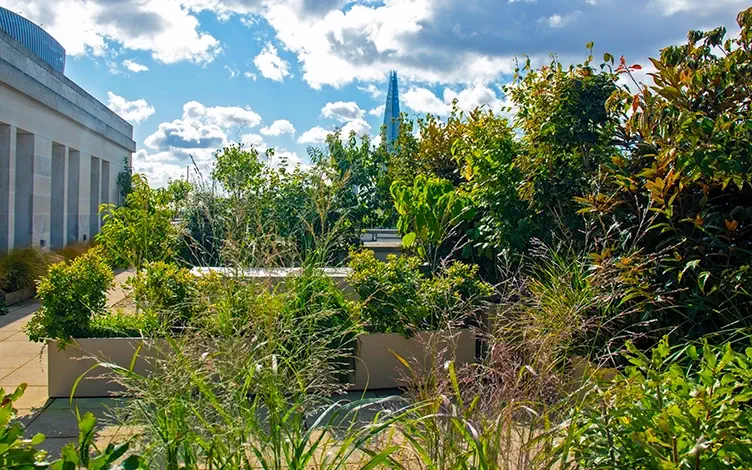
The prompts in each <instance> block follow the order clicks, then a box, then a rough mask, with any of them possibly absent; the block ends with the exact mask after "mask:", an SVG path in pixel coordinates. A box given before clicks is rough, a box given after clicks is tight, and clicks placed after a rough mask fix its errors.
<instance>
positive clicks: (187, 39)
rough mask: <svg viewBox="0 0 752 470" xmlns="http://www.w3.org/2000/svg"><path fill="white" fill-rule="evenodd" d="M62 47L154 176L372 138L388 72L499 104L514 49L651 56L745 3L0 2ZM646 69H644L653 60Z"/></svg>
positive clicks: (293, 155) (411, 87) (416, 86)
mask: <svg viewBox="0 0 752 470" xmlns="http://www.w3.org/2000/svg"><path fill="white" fill-rule="evenodd" d="M0 6H3V7H6V8H8V9H11V10H13V11H15V12H18V13H20V14H22V15H24V16H26V17H27V18H29V19H31V20H32V21H34V22H36V23H38V24H41V25H42V26H43V27H44V28H45V29H47V30H48V32H50V33H51V34H52V35H53V36H55V37H56V38H57V39H58V40H59V41H60V42H61V43H62V44H63V46H64V47H65V48H66V50H67V51H68V63H67V69H66V75H67V76H68V77H70V78H71V79H72V80H74V81H75V82H76V83H78V84H79V85H80V86H82V87H83V88H84V89H86V90H87V91H88V92H89V93H91V94H92V95H94V96H95V97H96V98H98V99H99V100H101V101H102V102H103V103H105V104H107V105H108V106H110V107H111V108H112V109H113V110H115V111H116V112H118V113H119V114H121V115H122V116H123V117H124V118H126V119H128V120H129V121H130V122H131V123H133V125H134V140H135V141H136V143H137V146H138V152H137V153H136V154H135V155H134V166H135V168H136V170H137V171H139V172H143V173H146V175H147V176H148V177H149V180H150V182H151V183H152V184H153V185H163V184H165V183H166V182H167V180H168V179H169V178H176V177H180V176H181V175H184V174H185V166H186V165H187V164H188V163H189V162H190V157H189V155H191V156H193V157H194V159H195V160H196V161H197V162H198V164H199V166H200V167H201V168H202V169H203V170H204V171H208V168H209V166H210V164H211V154H212V152H213V151H214V150H215V149H216V148H217V147H221V146H223V145H226V144H228V143H229V142H235V141H242V142H245V143H247V144H254V145H257V146H259V147H260V148H274V149H275V150H276V152H277V155H284V156H286V157H287V159H288V160H289V161H291V162H300V163H302V164H305V163H306V162H307V157H306V149H307V147H308V146H310V145H321V142H322V140H323V138H324V136H325V135H326V133H327V132H329V131H331V130H333V129H334V128H335V127H338V126H343V127H344V128H345V130H350V129H353V130H355V131H357V132H358V133H368V134H370V135H373V136H375V135H377V134H378V131H379V127H380V125H381V122H382V119H383V114H382V109H383V108H381V107H382V106H383V104H384V100H385V91H386V90H385V88H386V78H387V75H388V72H389V70H390V69H395V70H397V71H398V73H399V76H400V80H401V83H400V93H401V104H402V110H403V111H406V112H408V113H411V114H413V115H421V114H424V113H426V112H431V113H434V114H439V115H445V114H446V113H447V112H448V110H449V108H450V103H451V102H452V99H454V98H457V99H458V100H459V104H460V107H462V108H464V109H470V108H473V107H475V106H478V105H485V106H488V107H490V108H491V109H499V108H500V107H501V106H503V105H504V101H505V99H504V96H503V94H502V92H501V87H502V86H503V85H504V84H505V83H507V82H508V81H509V79H510V73H511V71H512V70H513V67H514V59H515V57H522V56H523V55H529V56H530V57H531V58H532V60H533V61H534V62H536V63H542V62H544V61H546V60H548V54H549V53H555V54H557V56H558V57H559V58H560V59H561V60H562V61H564V62H571V61H579V60H582V58H583V57H584V56H585V48H584V46H585V44H586V43H587V42H589V41H595V43H596V51H597V52H598V53H599V54H600V53H602V52H611V53H612V54H614V55H616V56H617V57H618V56H620V55H625V56H626V58H627V60H628V61H629V62H630V63H641V64H646V63H647V57H648V56H651V55H652V56H654V55H656V54H657V50H658V49H659V48H660V47H663V46H666V45H669V44H675V43H680V42H683V41H684V38H685V36H686V32H687V30H689V29H708V28H712V27H715V26H718V25H724V26H726V27H728V28H729V30H730V31H736V29H737V28H735V26H734V19H735V16H736V13H737V12H738V11H739V10H741V9H743V8H746V7H748V6H749V2H745V1H742V0H713V1H707V0H464V1H459V0H386V1H374V0H0ZM645 72H649V68H646V69H645Z"/></svg>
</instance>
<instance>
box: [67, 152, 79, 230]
mask: <svg viewBox="0 0 752 470" xmlns="http://www.w3.org/2000/svg"><path fill="white" fill-rule="evenodd" d="M80 168H81V152H79V151H78V150H73V149H69V150H68V184H67V188H66V190H67V192H68V203H67V208H66V209H67V214H66V218H67V219H68V220H67V223H66V242H65V243H66V244H68V243H75V242H77V241H79V240H80V235H79V230H78V223H79V221H78V204H79V202H80V201H79V199H80V189H81V188H80V184H79V181H80V180H81V169H80Z"/></svg>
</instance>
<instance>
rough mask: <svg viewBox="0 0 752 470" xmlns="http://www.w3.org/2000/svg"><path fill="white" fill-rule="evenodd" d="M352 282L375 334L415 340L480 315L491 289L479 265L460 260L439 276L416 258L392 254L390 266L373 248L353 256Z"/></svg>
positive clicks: (348, 280) (389, 260) (443, 270)
mask: <svg viewBox="0 0 752 470" xmlns="http://www.w3.org/2000/svg"><path fill="white" fill-rule="evenodd" d="M349 266H350V268H351V269H352V272H351V273H350V274H349V275H348V278H347V282H348V283H349V284H350V285H351V286H352V287H353V289H355V291H356V292H357V293H358V295H359V296H360V299H361V300H360V301H361V306H360V309H361V318H362V320H363V322H364V323H365V324H366V326H367V328H368V330H369V331H372V332H375V333H400V334H402V335H404V336H411V335H412V334H414V333H415V332H416V331H419V330H426V329H428V330H431V329H438V328H441V327H442V326H446V324H449V323H454V322H458V323H459V324H465V323H466V322H467V320H468V317H469V316H472V315H473V314H475V313H477V311H478V309H479V308H480V307H481V306H482V304H483V301H484V299H485V298H486V297H487V296H489V295H490V294H491V292H492V288H491V286H490V285H489V284H488V283H486V282H484V281H482V280H481V279H480V278H479V277H478V267H477V266H469V265H466V264H464V263H461V262H455V263H452V264H451V265H449V266H448V267H445V268H444V267H442V268H441V269H440V270H439V271H438V272H436V273H435V274H434V275H433V276H429V275H427V274H424V273H423V272H422V270H421V262H420V260H419V259H418V258H415V257H398V256H395V255H390V256H389V257H388V259H387V261H386V262H383V261H380V260H378V259H376V256H375V255H374V253H373V252H372V251H370V250H362V251H360V252H351V253H350V264H349Z"/></svg>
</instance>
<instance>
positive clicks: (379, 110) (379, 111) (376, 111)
mask: <svg viewBox="0 0 752 470" xmlns="http://www.w3.org/2000/svg"><path fill="white" fill-rule="evenodd" d="M385 110H386V105H383V104H382V105H381V106H376V107H375V108H373V109H372V110H370V111H368V114H370V115H371V116H384V111H385Z"/></svg>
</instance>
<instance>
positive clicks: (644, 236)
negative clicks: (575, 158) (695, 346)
mask: <svg viewBox="0 0 752 470" xmlns="http://www.w3.org/2000/svg"><path fill="white" fill-rule="evenodd" d="M737 20H738V24H739V27H740V28H741V31H740V32H739V34H738V35H736V37H735V38H732V39H726V36H725V35H726V30H725V28H717V29H714V30H712V31H708V32H701V31H691V32H690V33H689V35H688V41H687V43H686V44H684V45H679V46H671V47H668V48H665V49H663V50H662V51H661V54H660V58H658V59H651V61H652V63H653V66H654V67H655V69H656V71H655V73H653V74H651V76H652V78H653V81H654V82H655V84H654V86H651V87H647V86H645V87H640V89H639V91H638V92H637V93H636V94H635V93H634V92H633V91H632V90H631V89H629V88H627V87H623V88H621V89H619V90H618V91H617V92H616V93H615V94H614V95H613V97H612V98H611V100H610V102H609V110H610V112H612V113H614V114H618V115H619V116H621V118H622V122H623V125H622V126H621V129H620V130H619V131H618V132H617V133H616V136H617V137H618V140H619V142H620V145H621V146H622V148H623V151H622V152H620V153H619V154H618V155H615V156H614V157H613V158H611V159H609V161H607V162H606V163H605V164H604V165H603V168H602V170H603V171H602V173H601V175H602V177H601V178H598V179H597V186H596V187H595V188H596V190H593V191H590V192H589V193H588V194H587V195H586V196H585V197H582V198H578V201H579V202H580V203H581V204H582V206H583V208H582V210H581V212H582V213H585V214H586V215H588V216H589V217H592V219H593V220H594V221H595V223H594V225H595V226H601V227H603V230H602V232H601V233H599V234H598V235H599V236H598V244H599V246H598V250H599V251H607V252H608V253H610V254H611V256H608V257H604V258H605V261H606V262H608V261H609V260H610V259H613V260H618V259H619V258H629V259H630V263H629V264H628V265H627V266H625V269H624V271H625V272H628V271H630V270H634V267H635V266H640V265H642V266H644V268H643V269H642V270H641V272H639V273H638V274H639V276H638V278H637V280H638V281H643V280H645V279H648V280H649V281H650V282H651V283H652V284H653V285H655V286H658V287H659V288H660V290H658V291H657V293H656V294H657V295H661V296H664V297H669V298H672V299H673V300H674V302H673V303H674V308H671V309H667V308H660V309H651V310H647V311H646V312H645V313H644V315H643V317H642V318H640V319H639V320H641V321H647V320H653V321H654V323H653V324H652V325H651V329H656V328H664V329H666V330H668V329H672V330H674V331H675V334H676V335H677V336H680V337H681V336H684V337H694V338H696V337H700V336H703V335H705V334H709V333H712V332H715V331H721V330H724V329H726V328H727V327H728V326H729V325H733V326H734V327H749V326H750V325H752V323H751V322H750V319H751V318H752V317H750V315H749V309H750V306H752V296H750V293H749V289H748V287H747V286H749V285H750V282H752V277H750V272H751V271H750V251H751V250H752V230H750V228H751V227H752V202H751V201H752V198H750V195H752V184H751V181H752V180H751V178H750V175H751V174H752V153H750V146H749V145H750V141H752V112H751V111H750V108H749V106H748V96H749V94H750V92H751V90H750V85H749V74H750V71H752V52H751V51H752V49H751V48H752V34H751V33H752V9H747V10H746V11H743V12H741V13H740V14H739V16H738V18H737ZM634 69H635V68H634V67H629V66H627V64H626V63H624V62H622V63H621V64H620V66H619V68H618V69H617V73H618V74H620V75H622V76H624V77H625V78H628V79H629V78H631V77H632V73H633V71H634ZM732 90H734V91H733V92H732ZM601 224H604V225H601ZM607 227H610V228H607ZM623 240H629V241H630V243H628V244H625V243H623V242H622V241H623ZM624 245H626V246H624ZM632 253H636V254H637V255H638V256H632ZM677 327H678V328H677Z"/></svg>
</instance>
